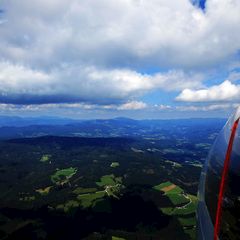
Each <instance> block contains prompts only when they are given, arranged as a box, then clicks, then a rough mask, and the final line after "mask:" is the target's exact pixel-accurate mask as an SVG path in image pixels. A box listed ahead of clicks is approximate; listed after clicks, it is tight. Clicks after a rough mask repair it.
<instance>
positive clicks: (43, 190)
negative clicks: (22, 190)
mask: <svg viewBox="0 0 240 240" xmlns="http://www.w3.org/2000/svg"><path fill="white" fill-rule="evenodd" d="M51 188H52V186H49V187H45V188H39V189H36V190H35V191H36V192H38V193H39V194H41V195H42V196H46V195H48V193H49V192H50V190H51Z"/></svg>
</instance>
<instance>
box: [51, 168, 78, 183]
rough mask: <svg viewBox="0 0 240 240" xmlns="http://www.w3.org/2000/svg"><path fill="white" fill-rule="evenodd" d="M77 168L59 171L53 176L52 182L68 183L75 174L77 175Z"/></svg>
mask: <svg viewBox="0 0 240 240" xmlns="http://www.w3.org/2000/svg"><path fill="white" fill-rule="evenodd" d="M76 172H77V168H73V167H70V168H64V169H61V170H57V171H56V172H55V173H54V174H53V175H52V176H51V180H52V182H53V183H59V182H61V181H68V180H69V179H70V178H71V177H72V176H73V175H74V174H76Z"/></svg>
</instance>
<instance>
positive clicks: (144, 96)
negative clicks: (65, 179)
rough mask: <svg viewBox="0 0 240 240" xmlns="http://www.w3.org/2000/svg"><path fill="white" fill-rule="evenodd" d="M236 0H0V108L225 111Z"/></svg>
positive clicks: (238, 20) (151, 113) (230, 106)
mask: <svg viewBox="0 0 240 240" xmlns="http://www.w3.org/2000/svg"><path fill="white" fill-rule="evenodd" d="M239 12H240V2H239V1H238V0H207V1H203V0H192V1H190V0H176V1H168V0H119V1H117V2H116V1H113V0H104V1H99V0H88V1H87V0H86V1H77V0H70V1H69V0H51V1H47V0H41V1H39V0H22V1H21V2H19V1H13V0H3V1H1V2H0V36H1V38H0V115H20V116H42V115H52V116H54V115H56V116H64V117H66V116H67V117H73V118H112V117H119V116H125V117H132V118H184V117H226V116H228V115H229V114H230V113H231V112H232V111H233V110H234V109H235V108H236V107H237V106H238V105H239V100H240V27H239V26H240V14H239Z"/></svg>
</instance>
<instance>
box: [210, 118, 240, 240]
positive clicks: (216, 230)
mask: <svg viewBox="0 0 240 240" xmlns="http://www.w3.org/2000/svg"><path fill="white" fill-rule="evenodd" d="M238 123H239V119H237V120H236V121H235V122H234V124H233V128H232V131H231V136H230V140H229V143H228V148H227V153H226V157H225V161H224V165H223V171H222V178H221V183H220V188H219V195H218V204H217V213H216V219H215V226H214V240H218V236H219V233H220V225H221V217H222V202H223V195H224V192H225V188H226V180H227V175H228V170H229V165H230V160H231V153H232V148H233V142H234V137H235V135H236V131H237V127H238Z"/></svg>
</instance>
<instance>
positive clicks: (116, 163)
mask: <svg viewBox="0 0 240 240" xmlns="http://www.w3.org/2000/svg"><path fill="white" fill-rule="evenodd" d="M119 166H120V164H119V162H112V163H111V165H110V167H112V168H116V167H119Z"/></svg>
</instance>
